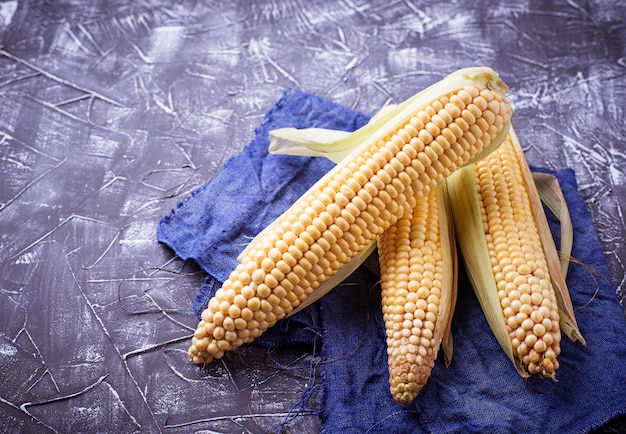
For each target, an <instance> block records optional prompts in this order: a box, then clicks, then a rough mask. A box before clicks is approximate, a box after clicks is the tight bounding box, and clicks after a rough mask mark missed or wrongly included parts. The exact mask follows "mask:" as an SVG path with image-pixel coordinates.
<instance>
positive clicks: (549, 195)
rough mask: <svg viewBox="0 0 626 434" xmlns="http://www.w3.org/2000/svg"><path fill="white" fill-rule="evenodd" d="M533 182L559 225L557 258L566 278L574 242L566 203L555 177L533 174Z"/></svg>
mask: <svg viewBox="0 0 626 434" xmlns="http://www.w3.org/2000/svg"><path fill="white" fill-rule="evenodd" d="M533 180H534V181H535V186H536V187H537V192H538V193H539V197H540V198H541V201H542V202H543V203H544V205H546V206H547V207H548V209H549V210H550V211H552V213H553V214H554V215H555V216H556V217H557V218H558V219H559V222H560V223H561V245H560V248H559V256H560V258H561V269H562V270H563V275H564V276H565V277H567V270H568V269H569V263H570V259H571V256H572V245H573V241H574V229H573V228H572V220H571V218H570V214H569V209H568V207H567V202H565V196H563V190H561V186H560V184H559V180H558V179H557V178H556V176H554V175H551V174H549V173H544V172H533Z"/></svg>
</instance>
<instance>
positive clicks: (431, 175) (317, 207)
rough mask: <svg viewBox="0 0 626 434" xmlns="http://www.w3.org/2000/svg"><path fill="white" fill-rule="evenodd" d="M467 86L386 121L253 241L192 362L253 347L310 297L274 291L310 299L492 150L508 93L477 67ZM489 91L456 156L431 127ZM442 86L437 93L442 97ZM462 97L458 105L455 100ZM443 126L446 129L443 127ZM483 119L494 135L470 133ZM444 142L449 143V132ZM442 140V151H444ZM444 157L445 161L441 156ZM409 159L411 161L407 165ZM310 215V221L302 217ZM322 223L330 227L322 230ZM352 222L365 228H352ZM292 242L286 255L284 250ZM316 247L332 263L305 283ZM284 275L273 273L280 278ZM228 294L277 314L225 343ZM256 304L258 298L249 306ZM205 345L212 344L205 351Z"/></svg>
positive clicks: (211, 309)
mask: <svg viewBox="0 0 626 434" xmlns="http://www.w3.org/2000/svg"><path fill="white" fill-rule="evenodd" d="M464 77H465V76H464ZM455 80H456V81H454V83H459V81H458V78H457V79H455ZM460 83H463V84H462V85H459V86H456V85H454V86H452V85H450V86H448V85H447V82H446V81H445V80H444V84H443V86H442V87H441V88H442V89H445V91H442V92H441V94H437V95H436V96H435V97H433V98H432V99H431V100H430V101H429V102H428V103H425V104H422V103H421V100H419V107H417V108H416V109H415V110H414V111H412V112H411V113H410V114H408V115H407V116H406V117H404V118H403V119H400V120H399V121H398V122H394V123H393V124H391V122H387V123H386V124H385V125H384V128H380V129H379V130H377V131H376V133H375V134H374V135H373V136H372V137H368V138H367V139H366V141H365V143H363V144H362V146H359V148H358V149H357V150H355V152H353V153H352V154H351V155H350V156H349V157H348V158H346V159H345V160H344V161H342V163H341V164H339V165H338V166H336V167H335V168H334V169H333V170H331V171H330V172H329V173H328V174H327V175H326V176H324V177H323V178H322V179H321V180H320V181H318V183H316V184H315V185H314V186H313V187H312V188H311V189H310V190H309V191H308V192H306V193H305V194H304V195H303V196H302V197H301V198H300V199H299V200H298V201H296V203H295V204H294V205H293V206H292V207H291V208H290V209H289V210H287V211H286V212H285V213H284V214H283V215H282V216H281V217H279V218H278V219H277V220H276V221H275V222H273V223H272V224H271V225H270V226H268V228H266V229H265V230H264V231H263V232H262V233H261V234H259V235H258V236H257V237H256V238H255V239H254V240H253V242H252V243H251V244H250V245H249V246H248V247H247V248H246V249H245V250H244V252H242V255H241V256H240V258H239V260H240V265H238V266H237V267H236V269H235V270H234V271H233V273H231V275H230V277H229V279H228V280H227V281H226V282H224V284H223V288H222V289H221V290H218V291H217V293H216V294H215V297H214V298H215V299H216V301H215V302H213V300H212V301H211V302H209V305H208V307H207V309H206V310H205V311H204V312H203V313H202V321H201V324H202V327H198V330H197V331H196V333H195V334H194V337H193V339H192V345H191V347H190V349H189V356H190V358H191V359H192V360H193V361H194V362H195V363H199V364H206V363H210V362H211V361H213V360H214V359H216V358H220V357H222V356H223V354H224V352H225V351H228V350H232V349H234V348H236V347H237V346H239V345H241V344H242V343H248V342H251V341H252V340H253V339H254V337H256V336H259V335H260V334H261V333H263V332H264V331H265V330H266V329H267V328H269V327H271V326H273V325H274V324H275V322H276V321H278V320H280V319H282V318H284V317H285V316H286V315H288V314H289V313H290V312H291V311H292V310H293V309H294V308H296V307H297V306H298V305H299V304H300V303H301V301H302V300H303V299H304V298H306V297H303V296H297V297H289V299H291V300H294V301H293V302H290V301H289V299H284V298H282V297H281V295H283V294H282V293H280V294H277V293H276V292H277V290H276V288H287V287H290V288H292V289H291V291H296V292H300V293H302V292H303V293H304V294H305V295H307V296H308V295H309V294H311V293H312V292H313V291H314V290H315V289H316V288H317V287H318V286H319V285H320V284H321V283H323V282H324V281H326V280H327V279H328V278H329V277H330V276H332V275H334V274H335V273H336V272H337V271H338V270H339V268H341V267H343V266H345V265H346V264H348V263H349V262H350V260H351V259H352V258H354V257H355V256H356V255H358V254H359V253H360V252H361V251H364V250H366V249H367V248H368V247H369V246H371V245H372V244H373V243H374V242H375V241H376V239H377V237H378V236H380V235H381V234H382V233H383V232H384V231H385V230H386V229H387V228H388V227H389V226H391V225H392V224H394V223H395V222H396V221H397V220H398V219H399V218H400V217H402V216H403V215H404V214H405V213H406V212H408V211H410V210H411V209H412V208H413V207H414V206H415V205H416V202H417V200H418V198H419V197H422V196H424V195H427V194H428V191H429V190H430V189H431V188H433V187H435V186H436V185H437V184H440V183H441V182H442V181H443V180H444V177H445V176H447V174H449V173H452V172H453V171H455V170H456V169H457V168H458V167H459V166H460V165H462V164H465V163H466V162H468V161H469V160H470V159H471V158H473V157H475V156H477V155H479V154H480V153H481V152H483V151H484V150H485V148H488V147H489V146H492V145H493V142H495V141H496V139H497V138H498V136H499V135H501V134H502V132H506V131H505V130H506V129H508V126H509V119H510V117H511V113H512V109H511V106H510V103H509V102H508V100H507V99H506V96H505V95H504V92H505V86H504V85H503V84H502V83H501V82H500V81H499V79H497V76H496V75H495V74H494V73H493V72H492V71H490V70H486V69H478V70H477V72H475V76H472V77H470V78H467V79H465V78H463V80H461V81H460ZM440 86H441V85H440ZM488 87H492V88H494V89H495V91H494V92H490V95H491V99H490V104H489V105H488V106H487V108H486V110H484V111H483V110H481V109H480V108H479V107H478V104H474V105H473V107H472V116H473V117H474V120H473V121H472V122H469V121H463V122H462V123H461V125H462V126H463V127H464V126H466V125H470V128H469V129H466V130H465V131H464V133H463V136H462V137H463V138H465V139H466V141H467V142H468V143H469V142H471V143H473V144H472V145H470V146H469V148H467V149H465V148H462V149H463V154H462V155H457V152H456V150H457V149H458V148H457V147H452V146H450V147H448V145H447V144H445V143H446V142H444V141H438V140H437V138H438V137H439V136H440V135H442V133H441V128H439V126H436V128H434V127H433V126H432V125H431V123H432V124H433V125H434V124H435V122H436V123H438V124H440V125H441V126H442V127H443V128H444V129H445V128H446V127H447V126H448V125H452V124H454V123H455V122H457V121H458V120H459V119H461V117H460V116H462V115H458V116H459V117H456V118H455V117H454V116H453V114H458V113H457V111H460V110H461V109H462V108H464V107H465V104H466V103H464V102H463V101H464V100H468V101H469V102H470V103H471V102H472V101H474V100H475V99H477V98H481V96H480V93H481V91H483V90H486V89H487V88H488ZM438 89H439V88H435V90H437V91H438ZM428 95H430V94H428ZM455 96H456V97H457V98H454V97H455ZM451 101H457V109H458V110H454V109H452V110H451V112H452V113H447V109H446V108H445V105H446V104H447V103H448V102H451ZM407 107H411V106H410V105H409V106H407ZM487 111H489V112H491V114H492V115H487V116H483V115H482V114H483V113H486V112H487ZM402 113H404V111H403V112H402ZM402 113H401V114H402ZM435 114H438V115H439V117H438V118H435V119H434V121H435V122H431V118H432V117H433V116H435ZM444 119H447V120H448V121H449V122H448V123H446V121H444ZM480 119H485V122H486V123H488V121H487V119H491V120H492V121H493V122H492V123H491V124H489V123H488V124H489V127H493V128H491V129H485V128H483V126H477V128H472V126H476V121H477V120H480ZM424 122H426V124H424ZM429 122H430V123H429ZM461 125H459V127H460V128H462V126H461ZM445 136H446V137H451V135H450V134H446V135H445ZM418 137H420V138H421V139H418ZM409 138H410V139H409ZM407 139H409V140H408V141H407ZM442 142H443V143H444V144H445V145H444V146H445V148H444V146H442V145H441V143H442ZM450 145H452V144H450ZM442 155H446V156H447V157H448V158H446V159H445V160H444V159H439V156H442ZM411 156H412V157H411ZM394 158H395V159H394ZM402 161H404V162H405V163H409V164H406V165H405V164H404V163H402ZM442 161H445V163H446V164H447V166H446V167H443V166H442ZM435 167H436V169H435ZM375 169H376V170H375ZM363 189H366V190H367V195H369V196H371V197H372V200H371V203H370V204H369V205H368V206H366V207H364V206H363V205H364V203H362V202H363V199H362V198H361V197H362V196H360V195H359V193H360V192H361V190H363ZM303 215H305V216H307V217H306V218H302V216H303ZM319 221H322V222H323V223H324V224H323V225H320V224H319ZM353 225H356V226H358V228H359V229H353V230H351V228H352V226H353ZM324 227H326V228H324ZM320 228H321V229H320ZM361 228H366V230H363V229H361ZM331 240H332V243H333V244H336V245H338V246H340V247H341V249H340V251H339V252H338V251H336V250H334V251H333V249H330V250H326V249H324V246H326V245H327V244H328V242H330V241H331ZM281 242H282V243H284V244H281ZM285 245H286V246H287V251H284V247H285ZM314 246H318V247H314ZM274 249H277V250H278V251H284V253H282V259H279V261H280V260H282V261H283V262H281V270H280V271H281V274H282V275H284V276H285V277H284V278H282V279H278V278H276V277H275V275H274V274H272V273H271V268H272V267H271V266H270V265H271V264H270V261H271V262H272V263H274V261H273V260H272V259H271V258H270V255H271V256H275V255H276V252H275V250H274ZM314 250H315V252H316V253H314V255H318V254H319V253H322V252H323V256H321V257H319V259H318V261H317V263H318V264H320V263H321V264H325V265H327V267H326V268H323V269H322V273H320V274H317V275H315V276H314V277H315V279H310V278H308V279H305V276H309V277H310V276H311V274H310V273H308V270H311V269H312V266H313V265H314V264H313V263H312V262H311V261H310V260H309V258H310V257H311V255H308V256H307V255H306V254H307V252H314ZM270 252H271V253H270ZM316 257H317V256H316ZM321 258H323V259H325V261H322V260H321ZM255 264H256V265H255ZM328 264H330V266H328ZM274 266H276V265H274ZM287 267H290V270H287ZM281 274H278V273H276V275H278V276H279V277H280V276H281ZM267 276H271V279H267ZM283 279H288V280H289V282H290V285H282V280H283ZM229 291H232V292H233V294H234V295H233V298H234V296H236V295H237V293H238V292H239V293H241V294H244V293H245V294H255V296H256V297H258V298H260V299H262V300H267V301H269V302H270V306H271V309H270V310H269V312H272V313H273V316H272V317H271V320H269V319H267V318H266V319H265V320H263V321H259V322H256V321H255V322H248V323H247V325H246V326H245V327H243V328H241V327H239V328H237V327H230V328H228V329H227V330H228V331H233V332H234V333H236V336H237V337H236V338H235V337H234V336H232V335H229V337H231V338H234V339H226V336H225V337H220V338H218V337H217V336H216V335H215V330H216V329H217V327H218V326H221V327H224V328H226V325H227V324H228V325H229V326H230V323H232V322H234V321H233V320H234V319H233V318H231V317H230V316H229V314H230V309H229V308H227V306H226V305H225V306H224V308H221V306H222V305H223V304H224V303H226V304H229V303H231V302H232V300H228V299H227V298H226V294H228V293H230V292H229ZM252 298H254V296H253V297H250V298H248V300H251V299H252ZM283 300H285V301H283ZM256 304H257V303H256V302H255V303H254V304H253V305H250V304H247V306H246V307H247V308H249V309H250V310H251V311H253V312H254V311H255V310H254V307H255V306H256ZM216 313H221V314H222V315H223V318H220V320H221V321H222V324H221V325H220V324H217V323H216V322H215V321H214V319H215V314H216ZM431 314H433V313H432V312H431ZM239 324H241V322H239ZM207 339H208V342H209V343H208V344H207V345H205V343H206V342H207ZM213 344H215V345H213Z"/></svg>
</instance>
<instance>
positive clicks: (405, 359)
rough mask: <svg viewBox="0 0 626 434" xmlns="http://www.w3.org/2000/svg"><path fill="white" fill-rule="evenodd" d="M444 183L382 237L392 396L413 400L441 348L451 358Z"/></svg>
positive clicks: (451, 285) (450, 254)
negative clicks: (441, 347) (441, 346)
mask: <svg viewBox="0 0 626 434" xmlns="http://www.w3.org/2000/svg"><path fill="white" fill-rule="evenodd" d="M447 207H448V204H447V193H446V191H445V184H442V185H440V186H438V187H437V188H436V189H435V190H431V192H430V194H429V195H428V196H427V197H426V198H425V199H424V200H423V201H420V202H418V204H417V205H416V206H415V207H414V208H413V209H412V210H411V212H409V213H407V214H405V215H404V216H403V217H402V218H401V219H399V220H398V221H397V222H396V223H395V224H394V225H392V226H390V227H389V228H388V229H387V230H386V231H385V232H384V233H383V235H381V236H380V237H379V241H378V254H379V260H380V275H381V278H380V285H381V289H382V309H383V320H384V322H385V328H386V335H387V356H388V362H389V384H390V390H391V395H392V396H393V398H394V399H395V400H396V401H397V402H399V403H402V404H410V403H411V402H413V400H414V399H415V398H416V397H417V395H418V394H419V392H420V391H421V389H422V388H423V387H424V385H425V384H426V381H427V380H428V378H429V377H430V372H431V370H432V368H433V366H434V364H435V359H436V358H437V353H438V351H439V347H440V345H441V344H442V341H444V335H446V338H447V339H446V340H445V341H444V353H446V355H447V356H448V357H447V358H448V359H449V358H450V357H451V355H452V354H451V352H452V345H451V339H450V333H449V330H450V322H451V319H452V315H453V311H454V305H455V301H456V276H457V273H456V251H455V250H454V239H453V232H452V226H451V223H452V219H451V218H448V216H449V212H448V210H447Z"/></svg>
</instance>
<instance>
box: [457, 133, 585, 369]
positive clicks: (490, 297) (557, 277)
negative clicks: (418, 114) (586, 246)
mask: <svg viewBox="0 0 626 434" xmlns="http://www.w3.org/2000/svg"><path fill="white" fill-rule="evenodd" d="M509 135H510V137H511V140H512V142H513V145H514V147H515V149H516V154H517V157H518V160H519V161H520V164H521V167H522V174H523V178H524V182H525V184H526V186H527V191H528V193H529V198H530V205H531V209H532V213H533V215H534V217H535V222H536V223H537V226H538V229H539V233H540V238H541V242H542V245H543V249H544V254H545V257H546V261H547V265H548V272H549V274H550V279H551V281H552V284H553V287H554V291H555V295H556V299H557V305H558V308H559V316H560V321H559V326H560V328H561V331H562V332H563V333H564V334H566V335H567V336H568V337H569V338H570V339H571V340H572V341H576V340H579V341H581V343H583V344H584V343H585V340H584V338H583V336H582V334H581V333H580V330H579V329H578V325H577V323H576V319H575V316H574V309H573V306H572V302H571V298H570V296H569V291H568V288H567V284H566V282H565V273H566V271H567V268H565V267H562V265H561V259H560V257H559V253H558V252H557V249H556V247H555V243H554V239H553V237H552V233H551V231H550V227H549V226H548V221H547V218H546V215H545V212H544V209H543V206H542V202H541V197H540V195H539V192H538V188H537V187H536V186H535V180H534V179H533V174H532V173H531V171H530V168H529V166H528V163H527V161H526V158H525V156H524V153H523V150H522V148H521V145H520V143H519V140H518V138H517V135H516V134H515V132H514V131H513V129H512V128H511V129H510V131H509ZM536 179H537V183H538V184H540V185H541V187H540V191H541V192H542V196H543V198H544V200H545V201H546V202H547V203H548V204H549V205H548V206H549V207H550V208H551V209H554V210H555V211H556V214H557V215H558V216H560V217H561V218H562V219H563V220H562V222H563V230H562V239H563V241H562V245H563V246H565V248H566V250H567V249H571V245H572V231H571V222H570V221H569V213H568V212H567V204H566V203H565V201H564V199H563V198H562V193H561V194H560V198H559V192H560V188H557V186H558V182H557V185H556V186H555V185H554V181H553V180H550V179H548V178H545V177H542V176H538V177H537V178H536ZM447 184H448V190H449V194H450V202H451V206H452V214H453V218H454V224H455V231H456V233H457V240H458V244H459V248H460V251H461V254H462V256H463V260H464V262H465V265H466V270H467V273H468V276H469V278H470V281H471V283H472V287H473V289H474V292H475V294H476V297H477V298H478V301H479V303H480V305H481V308H482V310H483V313H484V315H485V318H486V319H487V322H488V323H489V326H490V328H491V330H492V332H493V334H494V336H495V337H496V339H497V341H498V343H499V344H500V346H501V347H502V349H503V351H504V352H505V354H506V355H507V357H508V358H509V359H510V360H511V362H512V363H513V365H514V366H515V368H516V370H517V372H518V373H519V374H520V375H521V376H522V377H528V376H529V374H528V372H527V371H526V369H525V368H524V366H522V364H521V361H520V360H519V359H518V358H516V357H514V351H513V347H512V344H511V340H510V337H509V333H508V331H507V327H506V322H505V319H504V316H503V315H502V308H501V306H500V299H499V296H498V290H497V287H496V281H495V278H494V275H493V271H492V267H491V260H490V256H489V250H488V247H487V239H486V237H485V234H484V231H483V223H482V218H481V215H480V206H479V199H478V193H477V188H476V177H475V174H474V167H473V166H466V167H464V168H462V169H460V170H459V171H457V172H456V173H454V174H452V175H451V176H450V177H449V178H448V179H447ZM568 228H569V229H568ZM566 256H569V250H567V253H566Z"/></svg>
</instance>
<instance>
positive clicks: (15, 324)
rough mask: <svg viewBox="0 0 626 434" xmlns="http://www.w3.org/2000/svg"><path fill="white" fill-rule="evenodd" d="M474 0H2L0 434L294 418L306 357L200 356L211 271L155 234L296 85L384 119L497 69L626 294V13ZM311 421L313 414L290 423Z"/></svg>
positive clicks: (614, 6)
mask: <svg viewBox="0 0 626 434" xmlns="http://www.w3.org/2000/svg"><path fill="white" fill-rule="evenodd" d="M468 4H469V6H462V5H460V4H458V2H448V1H443V2H424V1H411V0H399V1H391V2H390V1H378V0H376V1H372V2H367V1H361V0H356V1H352V0H345V1H338V2H334V1H332V2H331V1H322V0H318V1H312V2H304V1H298V0H263V1H258V2H247V1H244V0H239V1H235V2H224V3H222V2H212V1H206V2H199V1H187V0H182V1H161V2H157V1H136V2H131V1H123V0H118V1H110V2H97V1H93V0H89V1H78V0H64V1H55V2H44V1H36V0H35V1H22V0H19V1H18V0H9V1H7V0H4V1H2V2H0V95H1V101H2V104H0V431H3V432H4V431H7V432H35V431H37V432H47V431H57V432H76V431H87V432H93V431H98V430H100V431H116V432H131V431H143V432H160V431H164V432H189V431H192V430H194V431H199V430H207V431H206V432H262V431H264V430H265V429H270V428H271V427H272V426H275V425H276V424H277V423H279V422H281V421H283V420H284V419H285V417H288V416H289V415H290V414H292V413H291V412H292V410H293V408H294V406H296V404H297V403H298V402H299V401H300V394H301V392H302V391H303V390H304V389H305V388H306V383H307V380H308V378H309V367H308V364H307V360H308V359H309V358H310V357H311V355H310V354H308V353H307V352H303V353H288V352H285V353H281V354H279V355H276V354H274V357H279V358H280V360H279V361H280V363H282V364H284V365H289V366H301V367H302V368H294V369H290V370H285V369H279V368H277V367H276V365H275V364H270V363H268V362H267V360H266V359H265V358H266V357H267V355H266V354H265V353H264V352H263V351H262V350H259V349H256V348H254V347H249V348H246V349H245V350H244V354H246V356H247V357H248V356H249V358H250V359H251V360H252V361H249V360H246V361H244V360H243V358H242V359H241V361H240V362H238V363H235V364H231V365H220V366H219V367H218V366H214V367H212V368H211V369H210V370H209V371H207V372H200V371H199V370H197V369H196V368H195V367H194V366H192V365H191V364H190V363H188V361H187V358H186V348H187V346H188V343H189V337H190V335H191V333H192V331H193V329H194V327H195V324H196V319H195V317H194V316H193V315H192V314H190V313H189V311H188V308H189V306H190V305H191V303H192V301H193V298H194V296H195V291H196V290H197V288H198V286H199V285H200V283H201V281H202V279H203V275H202V273H201V272H200V271H199V270H198V269H197V267H195V266H194V265H193V264H189V263H183V262H182V261H181V260H180V259H177V258H176V257H174V256H173V254H172V253H171V251H169V250H168V249H167V248H166V247H164V246H162V245H158V244H157V243H156V242H155V227H156V224H157V222H158V220H159V219H160V218H161V216H163V215H164V214H166V213H167V212H168V211H169V210H170V209H171V208H172V207H174V206H175V205H176V203H177V202H179V201H181V200H182V199H183V198H184V197H185V196H186V195H187V194H188V193H189V192H190V191H191V190H193V189H194V188H196V187H198V186H199V185H201V184H202V183H204V182H205V181H207V180H208V179H210V178H212V177H213V176H214V175H215V174H216V173H217V171H218V170H219V169H220V168H221V167H222V165H223V163H224V161H225V160H226V159H228V158H229V157H231V156H233V155H235V154H236V153H238V152H239V151H240V149H241V148H242V147H243V146H244V145H245V144H246V143H247V142H248V141H249V140H250V139H251V138H252V137H253V134H254V128H255V126H256V125H257V124H258V123H259V122H260V121H261V119H262V117H263V115H264V113H265V112H266V111H267V110H268V109H270V108H271V107H272V106H273V104H274V102H275V101H276V100H277V99H278V98H279V97H280V96H281V94H282V92H283V90H284V89H286V88H290V87H296V88H299V89H302V90H304V91H307V92H310V93H314V94H317V95H320V96H322V97H324V98H327V99H330V100H333V101H336V102H339V103H341V104H344V105H347V106H350V107H353V108H355V109H357V110H360V111H363V112H366V113H373V112H375V111H376V110H377V109H378V108H380V107H381V106H383V105H384V104H388V103H393V102H399V101H402V100H403V99H405V98H407V97H408V96H410V95H412V94H413V93H415V92H416V91H417V90H419V89H421V88H422V87H424V86H426V85H428V84H431V83H433V82H434V81H436V80H438V79H440V78H441V77H443V76H444V75H446V74H448V73H449V72H451V71H452V70H454V69H457V68H460V67H465V66H470V65H489V66H492V67H493V68H495V69H496V70H497V71H498V72H499V73H500V75H501V76H502V78H503V79H504V80H505V82H506V83H508V84H509V86H510V88H511V96H512V99H513V102H514V104H515V107H516V115H515V125H516V127H517V132H518V135H519V136H520V138H521V140H522V142H523V144H524V146H525V148H526V151H527V156H528V159H529V161H530V162H531V164H534V165H538V166H544V167H548V168H552V169H560V168H563V167H565V166H569V167H572V168H574V170H575V171H576V175H577V177H578V181H579V188H580V192H581V194H582V196H583V197H584V199H585V201H586V203H587V204H588V208H589V211H590V213H591V215H592V217H593V221H594V224H595V226H596V228H597V230H598V232H599V234H600V238H601V240H602V243H603V247H604V250H605V253H606V257H607V259H608V261H609V265H610V270H611V273H612V276H611V277H612V279H613V280H614V282H615V283H616V285H617V287H618V296H619V298H620V300H621V301H622V302H623V300H624V295H625V293H624V291H625V284H624V262H625V261H626V249H625V248H624V240H625V236H626V229H625V224H624V212H623V211H624V209H623V207H622V202H623V201H624V200H625V199H626V175H625V174H624V170H625V169H626V164H625V160H626V157H625V155H626V127H625V126H624V112H625V109H626V104H625V103H624V101H626V78H625V74H626V51H625V48H624V47H625V42H626V27H625V26H624V20H625V19H626V8H625V6H624V5H623V3H622V2H620V1H618V0H613V1H602V2H601V1H584V0H575V1H565V0H563V1H556V2H550V3H548V2H516V3H514V2H506V1H496V2H490V1H486V0H480V1H475V2H471V3H469V2H468ZM255 364H258V365H257V366H261V368H259V367H255ZM220 370H222V371H220ZM223 370H226V371H228V372H226V374H227V375H223V374H224V373H225V372H224V371H223ZM218 371H219V372H218ZM207 376H209V377H210V376H214V378H215V379H214V380H212V381H221V382H222V383H220V384H218V385H217V386H215V387H216V389H215V387H214V390H219V396H215V395H213V396H208V395H207V392H206V386H205V380H206V377H207ZM218 398H219V399H218ZM315 398H316V396H315V394H313V396H311V397H310V400H309V403H308V404H309V405H314V402H315ZM318 429H319V424H318V422H317V419H316V417H315V415H314V412H300V414H299V415H298V416H297V417H295V418H294V419H293V420H292V421H291V422H290V423H289V424H288V425H287V428H286V429H285V430H286V431H289V432H315V431H317V430H318ZM606 429H607V430H610V429H611V428H610V427H609V428H606Z"/></svg>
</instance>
